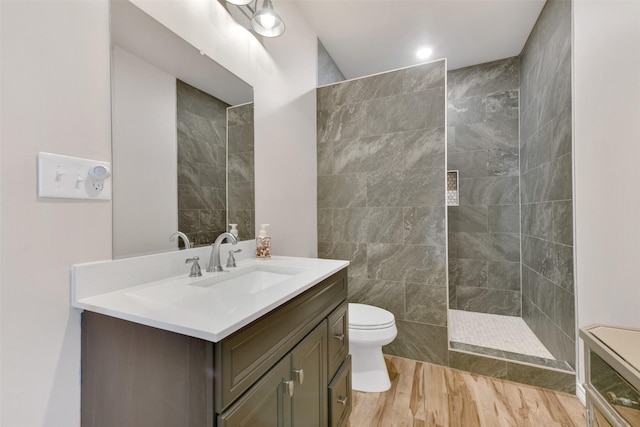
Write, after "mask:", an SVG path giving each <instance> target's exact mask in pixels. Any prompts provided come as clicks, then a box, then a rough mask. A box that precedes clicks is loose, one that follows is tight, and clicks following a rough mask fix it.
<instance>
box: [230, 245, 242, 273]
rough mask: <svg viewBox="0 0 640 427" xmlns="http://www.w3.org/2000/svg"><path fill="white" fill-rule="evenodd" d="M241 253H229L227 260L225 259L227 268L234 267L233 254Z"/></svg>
mask: <svg viewBox="0 0 640 427" xmlns="http://www.w3.org/2000/svg"><path fill="white" fill-rule="evenodd" d="M238 252H242V249H236V250H235V251H229V258H227V268H229V267H236V259H235V258H234V256H233V254H235V253H238Z"/></svg>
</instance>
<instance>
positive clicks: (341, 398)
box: [338, 396, 347, 405]
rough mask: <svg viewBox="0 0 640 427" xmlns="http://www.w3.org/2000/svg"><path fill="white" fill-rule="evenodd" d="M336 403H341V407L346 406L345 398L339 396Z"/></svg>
mask: <svg viewBox="0 0 640 427" xmlns="http://www.w3.org/2000/svg"><path fill="white" fill-rule="evenodd" d="M338 403H341V404H343V405H346V404H347V396H340V397H339V398H338Z"/></svg>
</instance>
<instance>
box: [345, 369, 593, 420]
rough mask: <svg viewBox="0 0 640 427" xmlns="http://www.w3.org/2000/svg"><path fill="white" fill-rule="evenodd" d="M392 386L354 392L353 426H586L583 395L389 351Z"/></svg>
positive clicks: (351, 418)
mask: <svg viewBox="0 0 640 427" xmlns="http://www.w3.org/2000/svg"><path fill="white" fill-rule="evenodd" d="M385 359H386V362H387V367H388V368H389V376H390V378H391V389H390V390H388V391H386V392H384V393H361V392H357V391H354V392H353V410H352V412H351V417H350V419H349V425H350V427H371V426H381V427H404V426H413V427H422V426H425V427H426V426H430V427H431V426H434V427H435V426H437V427H501V426H504V427H554V426H560V427H574V426H575V427H578V426H580V427H584V426H586V425H587V421H586V413H585V412H586V411H585V409H584V407H583V406H582V403H580V401H579V400H578V398H577V397H575V396H572V395H569V394H564V393H556V392H553V391H550V390H546V389H541V388H537V387H531V386H527V385H522V384H516V383H513V382H509V381H503V380H498V379H495V378H490V377H484V376H481V375H476V374H471V373H468V372H463V371H457V370H454V369H449V368H445V367H443V366H437V365H431V364H428V363H422V362H416V361H414V360H409V359H403V358H400V357H394V356H385Z"/></svg>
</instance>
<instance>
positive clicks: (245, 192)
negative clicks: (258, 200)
mask: <svg viewBox="0 0 640 427" xmlns="http://www.w3.org/2000/svg"><path fill="white" fill-rule="evenodd" d="M228 191H229V209H233V210H239V209H250V210H253V209H254V206H255V188H254V183H253V181H250V182H234V183H233V185H229V189H228Z"/></svg>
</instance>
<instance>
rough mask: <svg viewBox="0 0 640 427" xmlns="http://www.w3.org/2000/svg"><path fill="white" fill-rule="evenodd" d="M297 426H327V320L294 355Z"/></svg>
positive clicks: (299, 345)
mask: <svg viewBox="0 0 640 427" xmlns="http://www.w3.org/2000/svg"><path fill="white" fill-rule="evenodd" d="M291 367H292V378H293V380H294V382H295V392H294V394H293V399H292V404H293V408H292V409H293V425H294V426H295V427H325V426H327V423H328V420H327V412H328V410H327V393H326V390H327V321H326V320H324V321H323V322H322V323H320V325H318V326H317V327H316V328H315V329H314V330H313V331H311V332H310V333H309V335H307V337H306V338H305V339H304V340H302V341H301V342H300V344H298V345H297V346H296V347H295V348H294V349H293V351H292V352H291Z"/></svg>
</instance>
